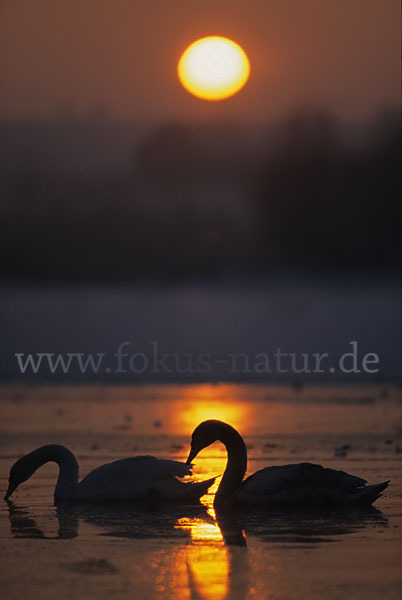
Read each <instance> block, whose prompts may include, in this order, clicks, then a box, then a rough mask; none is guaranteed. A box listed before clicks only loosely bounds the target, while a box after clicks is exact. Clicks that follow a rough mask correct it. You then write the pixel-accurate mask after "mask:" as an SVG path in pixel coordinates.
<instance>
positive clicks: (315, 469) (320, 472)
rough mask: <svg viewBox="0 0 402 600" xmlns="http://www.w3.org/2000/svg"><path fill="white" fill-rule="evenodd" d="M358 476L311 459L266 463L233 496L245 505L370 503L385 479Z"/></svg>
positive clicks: (382, 486)
mask: <svg viewBox="0 0 402 600" xmlns="http://www.w3.org/2000/svg"><path fill="white" fill-rule="evenodd" d="M366 484H367V481H366V480H365V479H362V478H361V477H356V476H354V475H349V474H348V473H345V472H344V471H336V470H334V469H328V468H324V467H322V466H321V465H315V464H311V463H299V464H292V465H285V466H281V467H267V468H265V469H261V470H260V471H257V472H256V473H254V474H253V475H251V476H250V477H248V479H246V480H245V481H244V482H243V484H242V485H241V487H240V488H239V490H238V492H237V493H236V500H237V501H238V502H240V503H242V504H247V505H259V504H264V505H268V506H269V505H272V506H291V505H295V506H300V505H307V506H308V505H310V506H317V505H321V506H322V505H331V504H338V505H342V504H343V505H351V504H371V503H372V502H374V500H376V499H377V498H378V496H379V495H380V493H381V492H382V491H383V490H384V489H385V488H386V487H387V485H388V482H384V483H380V484H377V485H366Z"/></svg>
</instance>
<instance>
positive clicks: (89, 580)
mask: <svg viewBox="0 0 402 600" xmlns="http://www.w3.org/2000/svg"><path fill="white" fill-rule="evenodd" d="M401 396H402V394H401V390H400V389H399V388H397V387H396V386H372V385H367V386H365V387H361V386H360V387H359V386H358V387H356V386H355V387H352V386H315V387H312V386H308V387H303V388H294V387H288V386H284V385H283V386H279V385H277V386H273V385H271V386H269V385H159V386H150V385H144V386H92V385H91V386H65V387H63V386H55V387H50V386H47V387H46V386H41V387H29V386H16V385H9V386H3V387H2V388H1V400H0V410H1V417H2V418H1V425H0V428H1V434H2V435H1V446H0V486H1V490H2V493H3V490H5V488H6V487H7V478H8V470H9V468H10V466H11V464H12V463H13V462H14V461H15V459H16V458H17V457H18V456H20V455H21V454H23V453H26V452H29V451H30V450H32V449H34V448H36V447H38V446H40V445H42V444H45V443H61V444H64V445H66V446H68V447H69V448H71V449H72V450H73V451H74V452H75V454H76V456H77V458H78V460H79V463H80V474H81V475H82V476H84V475H85V474H86V473H88V472H89V471H90V470H91V469H92V468H94V467H96V466H98V465H100V464H103V463H105V462H109V461H111V460H115V459H118V458H122V457H125V456H130V455H135V454H147V453H149V454H153V455H155V456H159V457H168V458H174V459H177V460H185V458H186V457H187V453H188V447H189V440H190V435H191V431H192V429H193V428H194V427H195V426H196V425H197V424H198V423H199V422H200V421H201V420H203V419H205V418H221V419H224V420H226V421H228V422H230V423H231V424H233V425H234V426H235V427H237V428H238V429H239V430H240V431H241V433H242V434H243V435H244V437H245V440H246V443H247V447H248V453H249V466H248V470H249V472H250V473H251V472H254V471H255V470H257V469H259V468H262V467H263V466H267V465H279V464H287V463H292V462H301V461H312V462H319V463H322V464H325V465H327V466H330V467H333V468H337V469H342V470H347V471H348V472H350V473H353V474H356V475H359V476H362V477H364V478H366V479H368V480H370V481H372V482H377V481H383V480H384V479H391V485H390V487H389V489H388V490H387V492H386V494H384V496H383V497H382V498H380V499H379V500H378V502H377V503H376V510H374V509H373V510H368V511H363V512H360V511H359V512H346V513H345V512H339V511H330V512H326V513H315V512H304V513H300V514H291V513H286V514H281V513H280V512H277V513H270V514H262V513H260V512H256V511H249V512H240V513H237V514H235V515H216V514H215V512H214V510H213V507H212V499H213V493H214V491H215V489H216V485H218V482H217V484H216V485H215V487H214V488H212V489H211V491H210V494H208V495H207V496H205V497H204V498H203V499H202V504H201V505H199V506H191V507H175V506H169V507H166V506H165V507H153V508H146V507H133V506H130V505H124V506H121V505H117V504H116V505H106V506H96V507H91V506H81V507H71V508H56V507H54V506H53V502H52V496H53V490H54V485H55V479H56V476H57V469H56V467H55V466H54V465H51V464H49V465H46V466H44V467H43V468H41V469H40V470H39V471H38V472H37V473H36V474H35V476H34V477H33V478H31V479H30V480H29V481H28V482H26V483H25V484H23V485H21V486H20V488H19V489H18V491H17V492H16V494H15V495H13V497H12V500H13V501H12V502H10V503H9V504H6V503H2V504H1V506H0V536H1V548H2V560H1V565H2V574H1V585H2V589H4V590H5V593H6V597H7V598H8V599H12V598H18V599H19V598H32V599H34V598H35V600H36V599H38V598H48V597H49V598H52V599H53V598H55V597H58V598H60V599H63V598H71V597H74V598H77V597H79V598H106V597H113V598H122V599H125V598H136V599H140V600H142V599H152V598H162V599H165V598H166V599H170V598H172V599H173V598H174V599H178V600H187V599H189V600H190V599H193V598H197V599H198V598H203V599H211V600H212V599H213V600H220V599H224V598H227V599H229V598H230V599H233V600H237V599H239V600H242V599H246V598H248V599H251V598H256V599H261V598H270V599H271V598H280V599H282V598H283V599H285V598H290V599H292V598H295V599H296V598H300V599H301V598H303V599H304V598H324V597H325V598H342V599H343V598H345V597H348V598H365V599H367V598H379V597H381V598H399V597H400V595H401V592H402V577H401V575H400V561H401V558H402V541H401V527H402V477H401V471H400V466H401V456H402V454H401V446H402V403H401ZM224 467H225V451H224V448H223V447H222V446H221V445H220V444H219V443H216V444H214V445H213V446H211V447H210V448H208V449H206V450H204V451H203V452H202V453H201V454H200V455H199V456H198V457H197V459H196V468H195V471H194V476H195V477H196V478H197V479H204V478H207V477H210V476H214V475H218V474H220V473H222V472H223V470H224Z"/></svg>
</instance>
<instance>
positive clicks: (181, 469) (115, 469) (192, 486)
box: [4, 444, 214, 504]
mask: <svg viewBox="0 0 402 600" xmlns="http://www.w3.org/2000/svg"><path fill="white" fill-rule="evenodd" d="M49 461H53V462H56V463H57V464H58V466H59V477H58V479H57V485H56V489H55V492H54V501H55V504H59V503H61V502H65V501H109V500H147V499H148V500H163V501H177V502H187V501H194V500H198V499H199V498H200V497H201V496H203V495H204V494H205V493H206V492H207V490H208V488H209V487H210V486H211V485H212V483H213V481H214V479H209V480H208V481H201V482H197V483H193V482H183V481H179V479H178V478H179V477H184V476H185V475H189V474H191V468H189V466H188V465H186V464H184V463H181V462H177V461H175V460H162V459H159V458H155V457H154V456H135V457H133V458H123V459H122V460H116V461H115V462H112V463H108V464H105V465H102V466H101V467H98V468H97V469H94V470H93V471H91V473H89V474H88V475H87V476H86V477H84V479H83V480H82V481H80V482H78V462H77V459H76V458H75V456H74V454H73V453H72V452H71V450H68V448H65V447H64V446H60V445H58V444H49V445H47V446H41V447H40V448H38V449H37V450H34V451H33V452H30V453H29V454H26V455H25V456H23V457H22V458H20V459H19V460H17V462H16V463H15V464H14V465H13V466H12V467H11V469H10V477H9V484H8V490H7V493H6V495H5V497H4V500H8V498H9V497H10V496H11V494H12V493H13V492H14V490H15V489H16V488H17V486H18V485H19V484H20V483H22V482H23V481H26V480H27V479H29V478H30V477H31V476H32V475H33V474H34V473H35V471H36V470H37V469H38V468H39V467H41V466H42V465H44V464H45V463H47V462H49Z"/></svg>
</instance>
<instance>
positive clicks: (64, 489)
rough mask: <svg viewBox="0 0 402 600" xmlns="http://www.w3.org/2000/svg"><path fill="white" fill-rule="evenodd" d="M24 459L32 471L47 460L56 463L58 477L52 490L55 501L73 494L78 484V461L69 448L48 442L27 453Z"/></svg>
mask: <svg viewBox="0 0 402 600" xmlns="http://www.w3.org/2000/svg"><path fill="white" fill-rule="evenodd" d="M25 460H26V461H27V463H28V464H29V465H30V466H31V468H32V470H33V471H36V469H39V467H41V466H42V465H44V464H45V463H47V462H51V461H52V462H55V463H57V464H58V466H59V477H58V479H57V484H56V489H55V492H54V499H55V502H57V501H59V500H69V499H71V498H72V497H73V496H74V494H75V492H76V488H77V486H78V462H77V459H76V458H75V456H74V454H73V453H72V452H71V450H69V449H68V448H66V447H65V446H60V445H58V444H48V445H47V446H41V447H40V448H38V449H37V450H34V451H33V452H31V453H30V454H27V455H26V456H25Z"/></svg>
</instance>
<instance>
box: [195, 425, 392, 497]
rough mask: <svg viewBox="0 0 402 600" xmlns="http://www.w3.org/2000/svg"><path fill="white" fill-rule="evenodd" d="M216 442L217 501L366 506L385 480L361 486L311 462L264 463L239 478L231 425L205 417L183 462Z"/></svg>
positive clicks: (243, 462)
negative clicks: (220, 451) (221, 459)
mask: <svg viewBox="0 0 402 600" xmlns="http://www.w3.org/2000/svg"><path fill="white" fill-rule="evenodd" d="M216 441H220V442H222V443H223V444H224V445H225V446H226V450H227V454H228V461H227V465H226V469H225V472H224V474H223V477H222V481H221V483H220V485H219V488H218V491H217V493H216V496H215V505H217V506H222V505H226V504H235V505H244V506H266V507H278V508H280V507H291V506H293V507H301V506H307V507H308V506H315V507H317V506H326V505H344V506H351V505H366V506H367V505H369V504H371V503H372V502H374V501H375V500H377V498H378V497H379V496H380V494H381V492H382V491H383V490H384V489H385V488H386V487H387V485H388V483H389V482H388V481H386V482H384V483H379V484H376V485H366V483H367V482H366V481H365V480H364V479H361V478H360V477H355V476H354V475H348V474H347V473H344V472H343V471H335V470H334V469H325V468H324V467H322V466H321V465H313V464H311V463H300V464H296V465H285V466H282V467H266V468H265V469H261V470H260V471H257V472H256V473H254V474H253V475H251V476H250V477H248V478H247V479H245V481H243V477H244V474H245V472H246V469H247V450H246V445H245V443H244V441H243V439H242V437H241V435H240V434H239V433H238V432H237V431H236V430H235V429H234V428H233V427H231V426H230V425H228V424H227V423H223V422H222V421H215V420H209V421H204V422H203V423H201V424H200V425H198V427H196V429H195V430H194V432H193V435H192V440H191V451H190V454H189V456H188V459H187V464H188V465H190V464H191V462H192V461H193V460H194V458H195V457H196V456H197V454H198V453H199V452H200V451H201V450H202V449H203V448H206V447H207V446H209V445H210V444H213V443H214V442H216Z"/></svg>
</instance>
